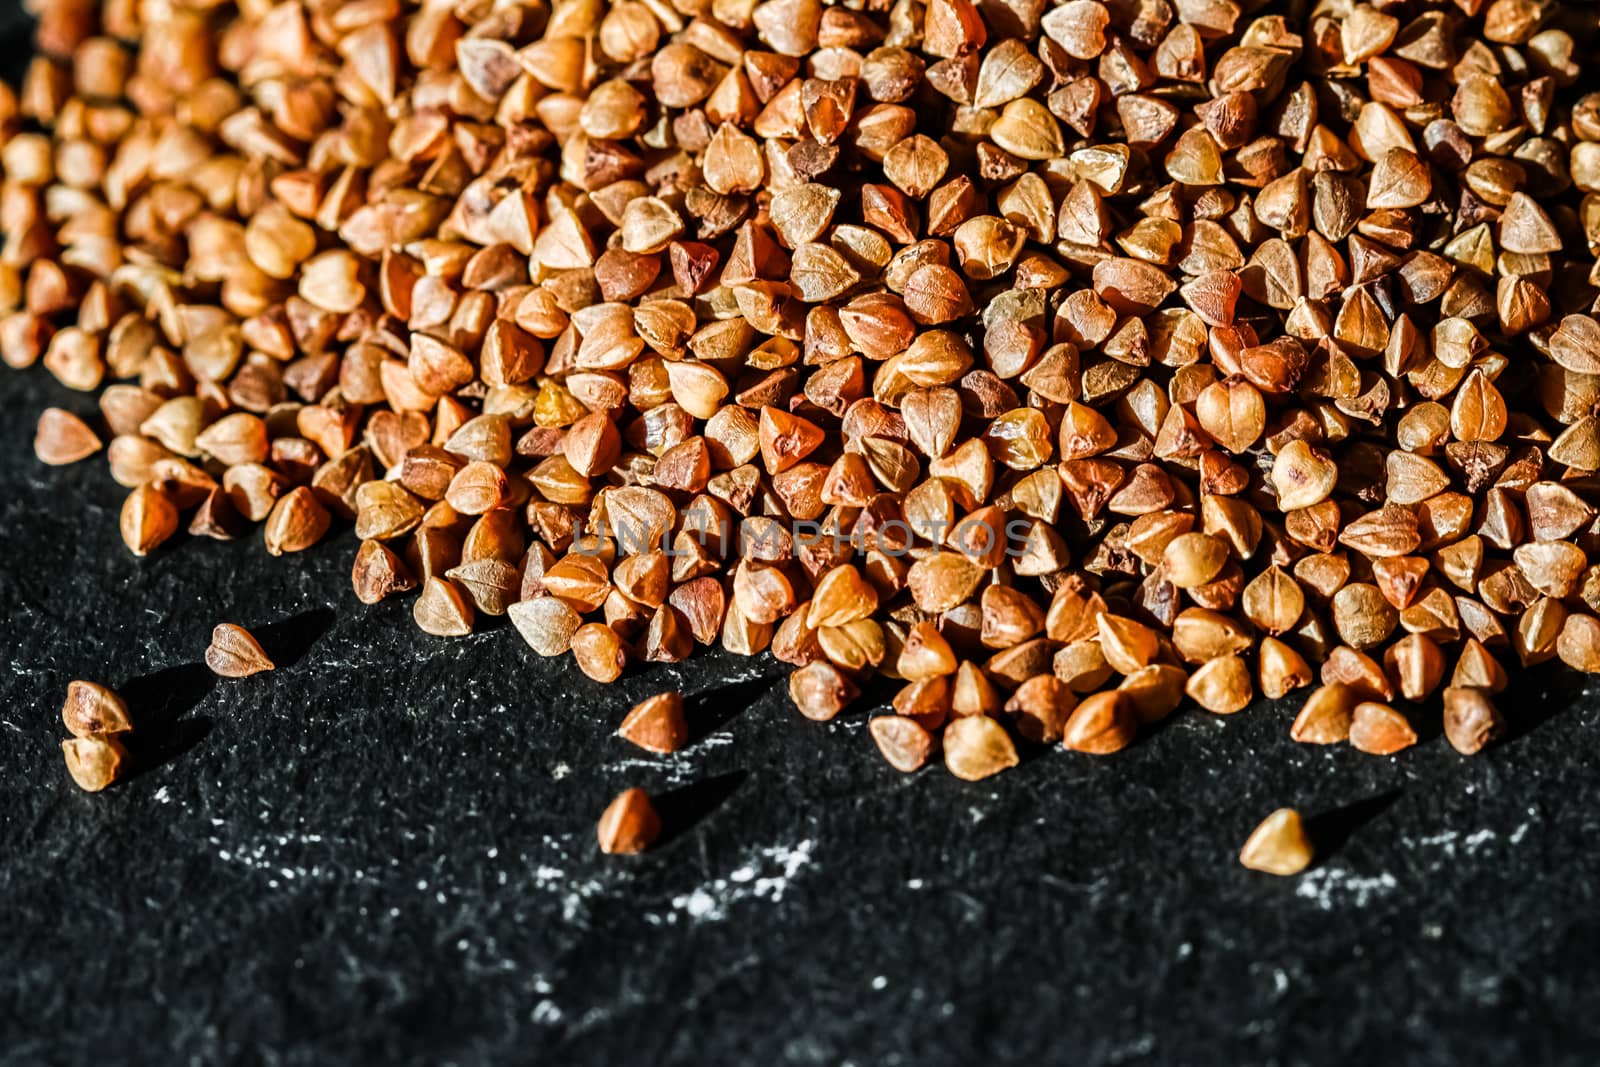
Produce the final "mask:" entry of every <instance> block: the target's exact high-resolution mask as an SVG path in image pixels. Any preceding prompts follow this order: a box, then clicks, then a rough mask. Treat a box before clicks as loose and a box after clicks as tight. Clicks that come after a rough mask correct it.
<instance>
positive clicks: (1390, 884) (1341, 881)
mask: <svg viewBox="0 0 1600 1067" xmlns="http://www.w3.org/2000/svg"><path fill="white" fill-rule="evenodd" d="M1398 888H1400V883H1399V882H1397V881H1395V878H1394V875H1392V874H1387V873H1385V874H1379V875H1375V876H1371V877H1369V876H1367V875H1363V874H1357V873H1355V872H1354V871H1347V870H1344V869H1342V868H1339V867H1319V868H1318V869H1317V870H1314V871H1312V872H1310V873H1309V874H1306V875H1304V876H1302V877H1301V879H1300V884H1299V885H1297V886H1296V887H1295V891H1294V892H1295V896H1297V897H1302V898H1304V899H1306V900H1309V901H1311V902H1312V903H1314V904H1315V905H1316V906H1317V907H1319V908H1321V909H1322V910H1323V911H1332V910H1333V909H1334V908H1338V907H1344V906H1351V907H1357V908H1364V907H1366V906H1367V905H1368V904H1371V903H1372V902H1373V901H1374V900H1376V899H1377V898H1379V897H1381V896H1384V895H1385V894H1388V893H1391V892H1393V891H1394V890H1396V889H1398Z"/></svg>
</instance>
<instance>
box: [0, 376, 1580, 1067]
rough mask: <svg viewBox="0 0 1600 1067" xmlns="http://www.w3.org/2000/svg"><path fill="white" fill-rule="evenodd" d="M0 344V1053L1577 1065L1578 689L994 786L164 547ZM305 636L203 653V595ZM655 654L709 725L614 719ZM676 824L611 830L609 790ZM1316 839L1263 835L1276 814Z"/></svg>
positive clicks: (698, 675)
mask: <svg viewBox="0 0 1600 1067" xmlns="http://www.w3.org/2000/svg"><path fill="white" fill-rule="evenodd" d="M50 403H55V404H63V405H65V406H68V407H70V408H72V409H74V410H77V411H79V412H81V413H84V414H90V413H92V411H93V408H92V403H91V402H90V401H89V400H88V399H87V398H84V397H81V396H76V395H72V394H69V393H67V392H66V391H65V390H63V389H61V388H60V387H58V386H56V385H55V384H54V383H53V382H51V381H50V380H49V379H48V377H47V376H46V375H45V374H43V373H42V372H39V371H32V372H28V373H25V374H10V375H7V376H6V377H4V378H0V603H3V604H4V605H5V609H6V610H5V611H4V613H3V615H0V641H3V646H0V647H3V648H4V649H5V661H4V667H3V669H0V917H3V918H0V930H3V936H0V1038H3V1040H0V1063H3V1064H24V1063H27V1064H32V1063H36V1062H85V1061H88V1060H90V1059H92V1058H96V1057H100V1056H103V1055H104V1054H105V1053H106V1052H107V1050H121V1051H122V1052H125V1053H126V1054H128V1055H136V1056H137V1057H138V1058H140V1059H146V1060H158V1061H159V1062H162V1063H167V1064H170V1063H175V1062H195V1063H214V1062H219V1061H234V1060H245V1061H265V1062H275V1063H276V1062H282V1063H308V1064H309V1063H317V1064H328V1063H343V1062H384V1063H398V1062H408V1061H421V1062H430V1063H441V1062H450V1063H474V1062H485V1061H491V1060H507V1059H513V1060H518V1061H526V1060H537V1061H538V1062H551V1063H553V1062H563V1063H564V1062H581V1063H672V1064H695V1065H704V1064H777V1063H783V1064H840V1063H852V1064H857V1065H865V1064H896V1063H916V1064H939V1063H976V1062H988V1061H994V1062H1019V1063H1035V1062H1064V1063H1072V1064H1120V1063H1186V1064H1192V1063H1202V1062H1214V1061H1217V1060H1220V1059H1223V1058H1226V1059H1228V1060H1230V1061H1237V1062H1248V1063H1349V1062H1352V1060H1353V1059H1354V1058H1355V1057H1357V1056H1361V1057H1366V1058H1368V1059H1369V1060H1373V1061H1375V1062H1377V1061H1381V1062H1396V1061H1406V1062H1413V1063H1439V1064H1445V1063H1460V1062H1468V1061H1471V1062H1485V1061H1497V1062H1511V1063H1518V1064H1528V1063H1592V1062H1594V1051H1595V1049H1596V1047H1597V1045H1596V1040H1597V1038H1600V1021H1597V1020H1600V1011H1597V1009H1600V994H1597V992H1596V988H1595V984H1594V981H1593V975H1594V968H1595V964H1596V947H1597V945H1600V919H1597V917H1596V884H1597V883H1596V874H1597V872H1600V863H1597V861H1596V859H1595V850H1594V847H1593V844H1594V838H1595V835H1596V830H1597V823H1600V816H1597V814H1596V810H1595V798H1596V795H1597V789H1596V764H1597V760H1596V756H1595V752H1594V745H1593V739H1594V731H1595V727H1596V720H1597V719H1600V711H1597V708H1596V703H1595V700H1594V696H1593V691H1592V690H1586V689H1585V688H1584V687H1583V685H1582V684H1581V683H1580V682H1577V681H1575V680H1574V679H1573V678H1572V677H1570V676H1565V675H1561V674H1559V673H1547V674H1541V675H1539V676H1537V677H1535V678H1534V679H1532V680H1531V681H1526V682H1523V683H1521V685H1520V687H1519V689H1518V690H1517V692H1516V694H1515V696H1513V697H1512V698H1511V699H1510V700H1508V701H1507V703H1508V705H1510V708H1511V710H1512V711H1514V712H1515V713H1516V714H1517V717H1518V724H1519V729H1518V735H1519V736H1516V737H1515V738H1514V739H1512V740H1511V741H1509V742H1508V743H1506V744H1504V745H1502V746H1500V747H1498V748H1496V749H1493V750H1491V751H1488V752H1486V753H1484V754H1483V755H1482V756H1480V757H1478V758H1475V759H1471V760H1468V759H1463V758H1462V757H1459V756H1457V755H1456V754H1455V753H1454V752H1453V751H1452V750H1451V749H1450V748H1449V747H1448V746H1447V745H1446V744H1445V742H1444V741H1443V739H1442V738H1441V737H1439V736H1437V724H1436V723H1435V724H1432V726H1431V727H1430V728H1429V729H1428V730H1427V733H1428V734H1429V739H1428V740H1427V741H1426V742H1425V743H1424V744H1423V745H1421V746H1420V747H1418V748H1417V749H1415V750H1413V751H1411V752H1408V753H1405V754H1403V755H1401V756H1399V757H1396V758H1383V759H1379V758H1373V757H1369V756H1364V755H1361V754H1360V753H1357V752H1354V751H1352V750H1350V749H1348V748H1340V749H1336V750H1319V749H1314V748H1308V747H1299V746H1295V745H1293V744H1291V743H1290V742H1289V741H1288V738H1287V725H1288V721H1289V718H1290V717H1291V714H1292V712H1291V711H1290V710H1289V709H1288V708H1286V707H1272V706H1266V705H1263V706H1258V707H1255V708H1252V709H1251V710H1249V711H1247V712H1245V713H1243V714H1240V715H1237V716H1233V717H1231V718H1228V719H1221V718H1216V717H1212V716H1208V715H1206V714H1204V713H1202V712H1185V713H1181V714H1180V715H1179V716H1178V717H1176V718H1175V719H1174V720H1173V721H1171V722H1170V723H1169V724H1168V725H1167V726H1166V727H1165V728H1164V729H1162V730H1160V731H1158V732H1156V733H1155V734H1154V735H1153V736H1150V737H1148V738H1146V739H1144V740H1142V741H1141V742H1140V743H1139V744H1137V745H1136V746H1134V747H1133V748H1132V749H1130V750H1128V751H1126V752H1124V753H1122V754H1119V755H1117V756H1114V757H1110V758H1093V757H1087V756H1080V755H1076V754H1071V753H1066V752H1063V751H1050V752H1042V753H1038V754H1036V755H1035V756H1034V757H1033V758H1031V759H1029V760H1028V761H1027V762H1026V763H1025V764H1024V765H1023V766H1022V767H1021V768H1019V769H1017V770H1016V771H1014V772H1012V773H1009V774H1006V775H1003V776H1001V777H999V778H997V779H993V780H991V781H990V782H988V783H984V784H977V785H973V784H967V783H962V782H958V781H956V780H954V779H952V778H950V777H949V776H948V775H946V774H945V773H944V771H943V770H942V769H941V768H932V769H929V770H926V771H924V772H922V773H920V774H917V775H913V776H911V777H902V776H901V775H899V774H897V773H896V772H894V771H892V770H890V769H889V768H888V767H887V766H886V765H884V764H883V763H882V762H881V760H880V759H879V757H878V756H877V754H876V752H875V751H874V749H873V747H872V745H871V743H870V740H869V738H868V737H867V734H866V731H865V728H864V723H865V716H864V714H862V713H853V714H850V715H847V716H845V717H843V718H842V719H841V720H840V721H837V722H836V723H833V724H830V725H827V726H819V725H816V724H813V723H809V722H806V721H804V720H803V719H801V718H800V717H799V716H798V715H797V714H796V713H795V712H794V711H793V710H792V709H791V708H790V707H789V706H788V703H787V697H786V695H785V694H784V692H783V687H782V685H781V684H779V679H781V670H780V669H778V668H777V667H776V666H775V665H774V664H772V663H771V662H770V661H768V660H766V659H760V660H752V661H743V660H736V659H733V658H731V657H726V656H721V655H714V656H710V657H707V658H704V659H696V660H694V661H693V662H692V663H690V664H688V665H685V666H683V667H681V668H677V669H661V668H658V669H655V670H651V671H647V672H643V673H632V672H630V674H629V675H628V676H627V677H626V678H625V679H624V680H623V682H622V683H620V684H619V685H616V686H613V687H610V688H602V687H600V686H598V685H595V684H593V683H591V682H589V681H588V680H587V679H585V678H583V677H582V676H581V675H580V674H579V672H578V671H577V670H576V668H575V667H573V666H572V665H571V663H570V661H568V660H562V661H559V662H545V661H540V660H538V659H537V657H535V656H533V655H532V654H531V653H530V652H529V651H528V650H527V649H526V648H525V647H524V645H523V644H522V642H521V640H520V639H519V638H518V637H517V635H516V633H515V631H513V630H512V629H511V628H510V627H508V626H505V625H501V626H498V627H495V628H492V629H490V630H489V631H487V632H484V633H481V634H478V635H476V636H474V637H471V638H469V639H466V640H462V641H453V642H446V641H442V640H438V639H434V638H429V637H426V636H423V635H421V634H419V633H418V632H416V631H415V630H414V629H413V628H412V626H411V623H410V619H409V604H408V603H407V602H398V603H391V604H386V605H382V606H380V607H377V608H373V609H368V608H363V607H362V606H360V605H359V604H358V603H356V602H355V601H354V599H353V598H352V597H351V596H350V594H349V593H348V591H347V583H348V578H347V568H348V561H349V558H350V554H351V552H352V550H353V544H352V538H351V536H350V534H349V533H348V532H346V533H344V534H343V535H341V536H339V537H336V538H334V539H333V540H332V542H331V543H328V544H326V545H324V546H321V547H320V548H318V549H317V550H314V551H312V552H311V553H309V554H306V555H304V556H302V557H300V558H298V559H286V560H272V559H270V558H269V557H267V556H266V555H265V554H264V553H263V552H262V551H261V549H260V547H259V544H258V542H257V541H256V539H255V538H253V537H252V538H250V539H248V540H245V541H240V542H235V543H232V544H228V545H219V544H216V543H213V542H202V541H193V540H187V541H183V542H181V543H178V544H175V545H173V546H170V547H169V548H167V549H166V550H163V551H162V552H160V553H159V554H157V555H156V556H155V557H154V558H152V559H149V560H147V561H144V562H139V561H136V560H134V559H132V558H131V557H129V556H128V555H127V554H126V553H125V552H124V551H123V549H122V547H121V544H120V542H119V541H118V538H117V533H116V515H117V508H118V506H119V503H120V499H121V493H120V490H118V489H117V488H116V487H115V486H114V485H113V484H112V483H111V481H110V479H109V477H108V475H107V474H106V473H105V470H104V465H103V463H102V462H101V461H100V460H99V459H95V460H91V461H89V462H86V463H84V464H80V465H79V466H77V467H74V468H70V469H65V470H52V469H48V468H44V467H42V466H39V465H38V464H37V463H35V461H34V460H33V458H32V456H31V452H30V448H29V444H30V440H31V435H32V426H33V422H34V418H35V416H36V413H37V412H38V410H40V409H41V408H42V407H44V406H46V405H47V404H50ZM221 621H234V622H239V623H242V624H244V625H246V626H249V627H252V628H254V629H255V630H256V631H257V632H258V633H259V634H261V635H262V636H263V639H264V641H265V642H266V643H267V645H268V646H269V651H271V652H273V653H274V654H275V655H276V656H277V657H278V658H279V660H280V662H282V663H284V664H285V666H284V667H283V669H281V670H279V671H278V672H276V673H274V674H270V675H265V676H261V677H257V678H254V679H249V680H245V681H240V682H228V681H215V680H213V679H211V678H210V676H209V675H208V674H207V672H206V671H205V669H204V668H203V667H201V666H200V665H199V660H200V657H201V654H202V651H203V649H204V648H205V645H206V641H207V637H208V634H209V632H210V629H211V627H212V626H213V625H214V624H215V623H217V622H221ZM75 677H86V678H93V679H98V680H102V681H105V682H107V683H110V684H112V685H115V686H118V687H120V688H122V689H124V690H125V691H126V692H128V693H129V695H130V697H131V698H132V699H133V701H134V710H135V714H136V716H137V717H138V720H139V721H140V722H142V723H144V724H145V732H144V734H143V735H142V737H141V746H140V753H139V755H140V757H141V761H142V763H143V764H144V765H145V768H146V769H144V770H143V771H142V772H141V773H138V774H137V775H136V776H134V777H133V778H132V779H131V780H128V781H126V782H125V783H122V784H120V785H119V786H117V787H115V788H113V789H112V790H111V791H109V792H107V793H105V794H102V795H98V796H88V795H84V794H82V793H80V792H78V790H77V789H76V788H75V787H74V786H73V785H72V783H71V782H70V781H69V780H68V778H67V776H66V773H65V771H64V769H63V767H62V764H61V758H60V755H59V753H58V751H57V745H58V743H59V741H60V739H61V738H62V737H63V736H64V732H63V729H62V727H61V723H60V720H59V718H58V714H57V712H58V708H59V704H60V701H61V697H62V692H63V688H64V686H65V685H66V683H67V681H68V680H70V679H72V678H75ZM668 685H678V686H681V687H682V688H683V689H684V691H685V692H686V693H688V694H690V696H691V712H692V714H693V718H694V726H695V735H696V739H695V741H694V743H693V744H692V745H691V746H690V747H689V748H688V749H687V750H686V751H684V752H682V753H680V754H679V755H677V756H676V757H673V758H669V759H659V758H655V757H648V756H645V755H644V754H642V753H638V752H635V751H631V750H630V748H629V746H627V745H626V744H624V743H623V742H621V741H619V740H617V739H615V738H613V737H612V736H611V731H612V730H613V729H614V728H615V725H616V723H617V722H618V721H619V719H620V718H621V716H622V715H623V714H624V712H625V711H626V709H627V708H628V707H629V706H630V704H631V703H632V702H633V701H636V700H638V699H640V698H642V697H643V696H645V695H648V694H649V693H652V692H655V691H657V690H659V689H661V688H663V687H665V686H668ZM630 785H642V786H644V787H645V788H647V789H650V790H652V791H655V792H658V793H664V794H665V797H664V800H663V807H664V808H665V810H666V813H667V821H668V837H667V839H666V840H665V841H664V843H663V844H662V845H661V846H660V847H659V848H657V849H656V850H655V851H653V852H651V853H649V854H647V855H644V856H641V857H622V858H607V857H603V856H601V855H599V854H598V852H597V850H596V848H595V844H594V832H593V826H594V821H595V818H596V816H597V815H598V814H599V812H600V810H601V809H602V808H603V807H604V805H605V803H606V802H607V800H608V799H609V798H610V797H611V796H612V795H613V794H614V793H616V792H617V791H618V790H620V789H621V788H623V787H625V786H630ZM1282 804H1293V805H1296V806H1299V807H1301V808H1302V810H1304V811H1306V812H1307V813H1308V814H1314V815H1316V816H1318V818H1317V820H1316V822H1315V828H1316V830H1317V831H1318V834H1319V837H1320V838H1321V840H1322V841H1323V843H1324V845H1325V846H1326V848H1327V855H1326V858H1325V859H1324V860H1323V861H1322V862H1321V864H1320V865H1319V866H1317V867H1316V868H1315V869H1313V870H1312V871H1310V872H1308V873H1307V874H1305V875H1303V876H1301V877H1299V878H1295V879H1289V880H1281V879H1274V878H1271V877H1268V876H1265V875H1258V874H1254V873H1252V872H1249V871H1245V870H1243V869H1242V868H1241V867H1239V865H1238V864H1237V862H1236V861H1235V853H1236V851H1237V849H1238V847H1239V845H1240V843H1241V842H1242V841H1243V839H1244V837H1245V836H1246V835H1247V834H1248V832H1249V831H1250V829H1251V828H1252V827H1253V826H1254V825H1255V823H1256V821H1257V820H1258V819H1260V818H1261V817H1262V816H1263V815H1265V814H1266V813H1267V812H1268V811H1270V810H1271V809H1272V808H1274V807H1277V806H1279V805H1282Z"/></svg>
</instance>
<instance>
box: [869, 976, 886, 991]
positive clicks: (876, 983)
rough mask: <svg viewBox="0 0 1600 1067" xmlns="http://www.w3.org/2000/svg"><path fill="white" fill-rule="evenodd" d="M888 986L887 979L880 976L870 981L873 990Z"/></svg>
mask: <svg viewBox="0 0 1600 1067" xmlns="http://www.w3.org/2000/svg"><path fill="white" fill-rule="evenodd" d="M888 984H889V979H887V978H885V977H884V976H883V975H881V974H880V975H878V977H876V978H874V979H873V980H872V988H873V989H882V988H884V987H885V986H887V985H888Z"/></svg>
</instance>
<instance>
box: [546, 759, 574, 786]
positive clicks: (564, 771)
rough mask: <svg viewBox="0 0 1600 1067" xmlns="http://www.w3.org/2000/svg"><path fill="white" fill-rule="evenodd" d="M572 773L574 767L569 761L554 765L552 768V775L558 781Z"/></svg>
mask: <svg viewBox="0 0 1600 1067" xmlns="http://www.w3.org/2000/svg"><path fill="white" fill-rule="evenodd" d="M571 773H572V767H571V765H570V764H567V763H558V764H556V765H555V766H554V767H551V768H550V777H552V778H554V779H555V780H556V781H558V782H559V781H561V779H563V778H565V777H566V776H567V775H569V774H571Z"/></svg>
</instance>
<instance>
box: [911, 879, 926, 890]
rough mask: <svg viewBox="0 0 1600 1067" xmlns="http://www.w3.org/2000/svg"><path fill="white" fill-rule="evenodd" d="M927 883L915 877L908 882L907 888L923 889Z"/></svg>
mask: <svg viewBox="0 0 1600 1067" xmlns="http://www.w3.org/2000/svg"><path fill="white" fill-rule="evenodd" d="M925 884H927V883H925V882H923V880H922V879H921V878H913V879H911V880H910V881H909V882H907V883H906V888H907V889H921V888H922V887H923V886H924V885H925Z"/></svg>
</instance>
